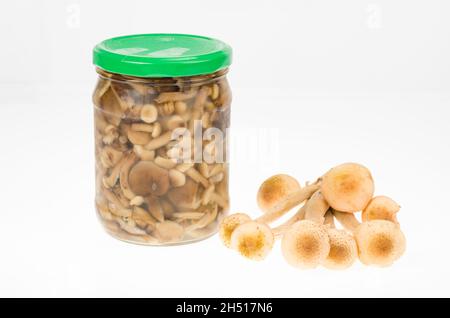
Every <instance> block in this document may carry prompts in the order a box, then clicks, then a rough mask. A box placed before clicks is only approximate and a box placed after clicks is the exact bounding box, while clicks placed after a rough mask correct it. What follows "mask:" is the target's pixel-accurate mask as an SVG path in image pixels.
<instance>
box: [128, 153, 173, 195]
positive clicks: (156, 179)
mask: <svg viewBox="0 0 450 318" xmlns="http://www.w3.org/2000/svg"><path fill="white" fill-rule="evenodd" d="M128 178H129V179H128V182H129V184H130V188H131V190H132V191H133V193H135V194H137V195H141V196H146V195H150V194H152V195H156V196H161V195H163V194H165V193H166V192H167V190H168V189H169V173H168V172H167V170H166V169H163V168H161V167H159V166H157V165H155V164H154V163H153V162H151V161H139V162H138V163H137V164H135V165H134V166H133V167H132V168H131V170H130V174H129V177H128Z"/></svg>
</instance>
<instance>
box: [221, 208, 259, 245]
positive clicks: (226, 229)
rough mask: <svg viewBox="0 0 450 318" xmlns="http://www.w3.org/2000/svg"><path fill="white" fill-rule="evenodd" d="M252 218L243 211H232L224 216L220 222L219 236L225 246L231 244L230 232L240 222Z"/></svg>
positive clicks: (231, 232)
mask: <svg viewBox="0 0 450 318" xmlns="http://www.w3.org/2000/svg"><path fill="white" fill-rule="evenodd" d="M251 220H252V219H251V218H250V217H249V216H248V215H247V214H245V213H234V214H231V215H228V216H226V217H225V218H224V219H223V220H222V222H220V227H219V236H220V239H221V240H222V242H223V244H225V246H226V247H230V246H231V234H233V231H234V230H235V229H236V228H237V227H238V226H239V225H241V224H243V223H246V222H249V221H251Z"/></svg>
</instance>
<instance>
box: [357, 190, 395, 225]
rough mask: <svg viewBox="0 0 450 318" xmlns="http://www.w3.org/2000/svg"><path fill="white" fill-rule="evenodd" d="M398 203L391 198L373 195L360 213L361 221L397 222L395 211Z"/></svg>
mask: <svg viewBox="0 0 450 318" xmlns="http://www.w3.org/2000/svg"><path fill="white" fill-rule="evenodd" d="M399 210H400V205H398V203H397V202H395V201H394V200H392V199H391V198H389V197H387V196H384V195H380V196H376V197H373V198H372V200H370V202H369V204H368V205H367V206H366V207H365V208H364V210H363V211H362V214H361V218H362V221H363V222H366V221H371V220H387V221H391V222H394V223H397V218H396V213H397V212H398V211H399Z"/></svg>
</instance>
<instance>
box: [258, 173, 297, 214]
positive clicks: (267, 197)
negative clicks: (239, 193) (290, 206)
mask: <svg viewBox="0 0 450 318" xmlns="http://www.w3.org/2000/svg"><path fill="white" fill-rule="evenodd" d="M300 188H301V186H300V184H299V183H298V181H297V180H296V179H295V178H293V177H291V176H289V175H287V174H277V175H274V176H272V177H270V178H268V179H266V180H265V181H264V182H263V183H262V184H261V186H260V187H259V190H258V195H257V202H258V206H259V207H260V209H261V210H262V211H263V212H266V211H267V210H269V209H270V208H272V207H273V206H274V205H276V204H277V203H278V202H280V201H281V200H283V199H285V198H286V197H287V196H289V194H291V193H293V192H295V191H297V190H299V189H300Z"/></svg>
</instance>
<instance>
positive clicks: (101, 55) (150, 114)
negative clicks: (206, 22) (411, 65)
mask: <svg viewBox="0 0 450 318" xmlns="http://www.w3.org/2000/svg"><path fill="white" fill-rule="evenodd" d="M230 63H231V48H230V47H229V46H228V45H226V44H225V43H223V42H221V41H218V40H215V39H211V38H206V37H200V36H192V35H182V34H146V35H132V36H125V37H118V38H112V39H109V40H106V41H103V42H101V43H100V44H99V45H97V46H96V47H95V49H94V64H95V65H96V67H97V73H98V74H99V78H98V82H97V86H96V88H95V91H94V95H93V102H94V122H95V158H96V169H95V170H96V198H95V203H96V210H97V215H98V217H99V219H100V221H101V223H102V224H103V226H104V228H105V229H106V231H107V232H108V233H109V234H111V235H112V236H113V237H115V238H118V239H120V240H124V241H127V242H133V243H140V244H146V245H166V244H178V243H186V242H192V241H197V240H200V239H203V238H206V237H208V236H210V235H212V234H214V233H215V232H216V231H217V228H218V223H219V222H220V220H221V218H223V217H224V216H225V215H226V214H227V213H228V207H229V196H228V175H229V171H228V163H227V157H228V152H227V147H226V146H227V131H228V127H229V121H230V103H231V91H230V88H229V85H228V82H227V79H226V74H227V70H228V66H229V65H230Z"/></svg>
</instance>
